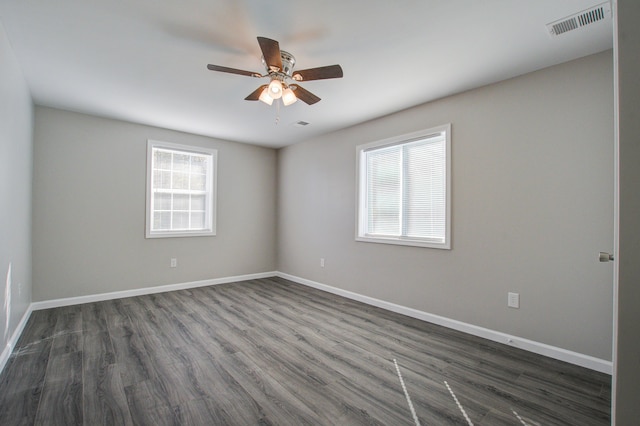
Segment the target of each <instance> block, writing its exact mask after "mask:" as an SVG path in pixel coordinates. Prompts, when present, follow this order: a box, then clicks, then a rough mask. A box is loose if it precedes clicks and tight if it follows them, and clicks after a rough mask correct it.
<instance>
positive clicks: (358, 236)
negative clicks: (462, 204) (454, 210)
mask: <svg viewBox="0 0 640 426" xmlns="http://www.w3.org/2000/svg"><path fill="white" fill-rule="evenodd" d="M442 133H444V142H445V180H446V182H445V198H446V199H445V202H446V204H445V235H444V241H442V242H441V241H438V240H436V239H431V238H417V237H407V236H400V237H396V236H378V235H370V234H367V231H366V227H367V225H366V222H367V216H368V213H367V204H368V202H367V199H366V198H367V191H366V186H367V184H366V177H365V176H363V175H364V174H366V172H365V171H366V170H367V166H366V160H365V156H364V155H363V154H364V153H366V152H367V151H370V150H372V149H374V148H375V149H384V148H386V147H393V146H397V145H404V144H407V143H410V142H412V141H417V140H424V139H429V138H432V137H435V136H436V135H438V134H442ZM451 152H452V150H451V123H447V124H443V125H441V126H436V127H432V128H430V129H423V130H419V131H416V132H411V133H406V134H403V135H398V136H393V137H390V138H386V139H381V140H378V141H374V142H369V143H365V144H362V145H358V146H356V226H355V240H356V241H361V242H367V243H380V244H395V245H404V246H415V247H427V248H435V249H442V250H451V199H452V196H453V195H452V192H453V191H452V189H451ZM403 221H404V220H403Z"/></svg>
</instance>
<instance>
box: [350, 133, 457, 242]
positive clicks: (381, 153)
mask: <svg viewBox="0 0 640 426" xmlns="http://www.w3.org/2000/svg"><path fill="white" fill-rule="evenodd" d="M447 130H448V127H445V128H443V129H441V130H439V131H437V132H435V133H431V132H429V133H428V134H426V135H420V136H418V137H412V138H410V139H408V140H407V139H403V140H401V141H394V142H391V143H389V141H385V143H384V144H382V145H377V144H375V143H374V144H371V145H367V146H365V147H362V148H361V147H359V153H360V155H359V157H360V159H359V169H360V170H359V180H360V187H359V191H360V195H359V218H358V220H359V223H358V236H357V237H358V239H359V240H368V239H374V240H375V239H381V241H377V242H393V241H396V242H398V243H399V244H411V245H426V246H431V245H433V246H436V247H440V248H448V246H449V242H448V229H449V227H448V218H449V212H448V210H449V209H448V190H449V188H448V182H449V176H448V168H447V164H448V161H447V155H448V146H449V145H448V133H447ZM413 243H416V244H413Z"/></svg>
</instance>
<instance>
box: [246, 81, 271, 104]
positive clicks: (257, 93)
mask: <svg viewBox="0 0 640 426" xmlns="http://www.w3.org/2000/svg"><path fill="white" fill-rule="evenodd" d="M267 87H269V85H268V84H263V85H262V86H260V87H258V88H257V89H256V90H254V91H253V92H251V94H250V95H249V96H247V97H246V98H244V100H245V101H257V100H259V99H260V95H261V94H262V91H263V90H264V89H266V88H267Z"/></svg>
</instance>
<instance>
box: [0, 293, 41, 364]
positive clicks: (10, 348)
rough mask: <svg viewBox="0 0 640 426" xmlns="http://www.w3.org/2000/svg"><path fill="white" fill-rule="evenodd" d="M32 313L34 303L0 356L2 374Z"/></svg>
mask: <svg viewBox="0 0 640 426" xmlns="http://www.w3.org/2000/svg"><path fill="white" fill-rule="evenodd" d="M31 312H33V303H31V304H30V305H29V306H28V307H27V310H26V312H25V313H24V315H22V318H21V319H20V322H19V323H18V326H17V327H16V329H15V330H14V331H13V334H12V335H11V338H10V339H9V341H8V342H7V346H5V347H4V350H3V351H2V354H0V373H2V370H4V367H5V365H7V361H9V358H10V357H11V354H12V353H13V348H15V347H16V343H18V339H19V338H20V336H21V335H22V331H23V330H24V327H25V326H26V325H27V321H29V317H30V316H31Z"/></svg>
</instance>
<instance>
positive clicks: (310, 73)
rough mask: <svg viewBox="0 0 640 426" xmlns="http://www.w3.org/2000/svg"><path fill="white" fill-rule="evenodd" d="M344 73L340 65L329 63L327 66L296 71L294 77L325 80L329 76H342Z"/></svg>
mask: <svg viewBox="0 0 640 426" xmlns="http://www.w3.org/2000/svg"><path fill="white" fill-rule="evenodd" d="M342 75H343V74H342V67H341V66H340V65H328V66H326V67H318V68H309V69H306V70H300V71H294V72H293V76H292V77H293V79H294V80H296V81H310V80H324V79H327V78H342Z"/></svg>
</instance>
